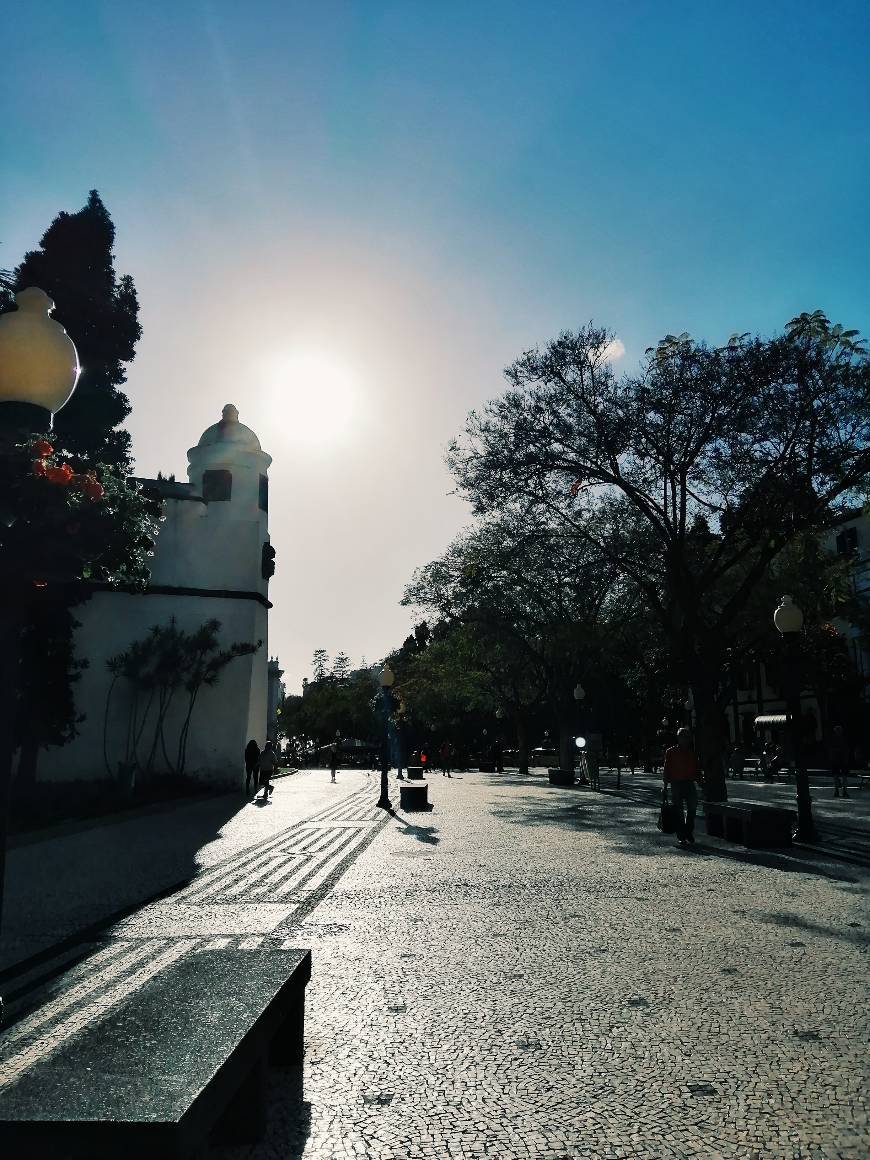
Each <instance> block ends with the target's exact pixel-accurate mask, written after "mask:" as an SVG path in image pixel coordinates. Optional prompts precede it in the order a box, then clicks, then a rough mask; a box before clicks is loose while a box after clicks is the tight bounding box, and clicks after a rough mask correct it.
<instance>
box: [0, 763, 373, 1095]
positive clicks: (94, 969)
mask: <svg viewBox="0 0 870 1160" xmlns="http://www.w3.org/2000/svg"><path fill="white" fill-rule="evenodd" d="M323 784H324V783H323V780H322V776H320V777H318V774H317V773H313V774H312V775H311V776H310V777H302V778H300V779H299V781H298V782H296V783H295V784H294V785H293V787H292V788H291V787H290V786H288V785H286V784H283V785H282V784H280V783H279V785H278V786H277V787H276V790H275V795H274V798H273V799H271V800H270V802H269V803H268V805H264V806H261V807H259V808H257V807H253V809H254V813H250V812H249V811H248V810H247V808H246V807H244V806H243V807H241V810H240V811H239V812H238V813H237V814H236V816H235V819H234V822H230V823H227V826H226V827H225V830H226V835H225V837H226V842H225V846H224V855H225V856H224V857H222V858H219V857H218V856H217V854H216V851H215V849H214V847H213V843H210V844H209V846H208V847H207V848H206V849H205V850H204V851H202V852H201V853H200V855H199V856H198V857H197V861H198V862H199V863H200V864H201V870H200V872H199V873H198V874H197V875H196V877H195V878H194V879H193V880H192V881H191V882H189V883H188V884H187V885H184V886H182V887H181V888H180V889H178V890H175V891H173V892H172V893H171V894H170V895H169V896H168V897H166V898H161V899H159V900H156V901H154V902H152V903H150V904H148V905H145V906H143V907H141V908H139V909H137V910H136V911H135V913H133V914H132V915H130V917H129V918H127V919H124V920H122V921H119V922H116V923H114V924H112V925H111V926H109V927H107V928H106V929H104V930H101V931H99V932H97V933H93V934H91V935H89V936H87V937H85V938H81V939H76V940H75V941H74V942H73V945H72V947H71V948H69V949H70V950H71V951H72V954H73V960H74V961H73V963H72V965H69V964H68V963H67V962H66V961H65V959H64V956H65V955H66V954H67V949H64V951H63V952H62V953H59V957H58V964H57V966H58V971H59V972H60V973H56V972H55V970H54V966H55V964H54V962H53V961H52V960H49V961H48V962H47V963H44V962H41V961H38V962H37V963H36V964H35V965H33V964H31V963H30V962H28V963H27V964H24V966H23V967H22V968H21V969H20V970H19V971H18V972H16V973H15V974H13V975H11V976H9V977H7V980H6V982H7V983H8V984H9V986H8V987H4V991H5V996H4V997H5V998H6V1000H7V1001H8V1003H9V1006H10V1012H9V1015H10V1019H9V1025H8V1026H6V1027H5V1028H4V1030H3V1033H2V1036H0V1090H2V1089H3V1088H4V1087H6V1086H7V1085H11V1084H16V1083H19V1082H21V1081H25V1080H26V1077H27V1073H28V1072H30V1071H31V1070H32V1069H34V1068H36V1067H38V1066H39V1065H40V1064H43V1063H47V1062H48V1061H50V1059H51V1056H52V1055H53V1053H54V1052H55V1051H57V1049H58V1048H59V1047H61V1046H62V1045H64V1044H66V1043H69V1042H71V1041H74V1039H75V1037H76V1036H78V1035H80V1034H83V1033H85V1032H87V1031H89V1030H91V1029H94V1028H96V1027H97V1026H98V1024H99V1022H100V1021H103V1020H105V1019H110V1018H111V1016H112V1009H113V1008H114V1007H116V1006H117V1005H118V1004H120V1003H122V1002H124V1001H125V1000H126V999H128V998H129V997H130V996H131V995H133V994H134V993H135V992H136V991H137V990H138V989H139V988H141V987H142V986H144V985H145V984H146V983H148V982H149V981H150V980H151V979H153V978H154V977H155V976H156V975H157V974H159V973H160V972H161V971H163V970H164V969H165V968H167V967H169V966H171V965H172V964H173V963H175V962H177V961H178V960H179V959H181V958H183V957H184V956H186V955H190V954H196V953H198V952H200V951H206V950H207V951H214V950H220V949H222V948H224V947H230V946H232V947H233V948H234V949H235V950H240V951H254V950H256V949H257V948H258V947H260V946H262V945H263V944H264V943H266V944H267V945H268V946H270V947H271V948H274V949H280V950H290V949H292V948H294V947H295V946H296V945H297V944H296V943H294V942H293V940H292V938H290V937H289V936H288V934H287V933H286V932H285V933H281V932H280V931H279V930H278V928H279V927H280V926H281V924H282V923H284V924H286V923H287V922H288V920H290V919H291V918H292V919H293V921H294V923H295V924H297V925H298V922H299V921H300V920H301V919H304V918H305V916H306V915H307V914H308V913H309V912H310V911H311V910H313V909H314V907H315V906H316V905H317V904H318V902H319V901H320V900H321V899H322V898H323V897H324V896H325V895H326V893H327V892H328V891H329V889H330V888H331V887H332V885H333V884H334V883H335V881H337V879H338V878H339V877H340V876H341V874H342V873H344V871H345V869H346V867H347V866H348V865H349V864H350V862H352V861H353V859H354V858H355V857H357V856H358V855H359V853H360V852H361V851H362V850H363V849H364V848H365V846H366V845H367V844H368V843H369V842H371V841H372V840H373V839H374V837H375V836H376V835H377V833H378V832H379V830H380V829H382V828H383V826H384V825H385V820H386V819H385V815H384V813H383V811H381V810H378V809H377V808H376V807H375V805H374V793H373V791H372V789H371V782H370V781H369V780H368V779H367V778H366V776H365V775H364V774H360V773H345V774H343V775H342V777H341V780H340V782H339V783H338V784H336V785H330V786H329V788H328V789H324V788H323ZM324 798H328V799H330V800H328V804H326V805H323V806H322V807H321V808H320V809H315V810H313V811H312V809H311V807H312V805H316V804H317V803H318V802H319V801H322V800H323V799H324ZM282 814H283V817H284V822H285V824H284V826H283V827H282V826H280V825H278V824H277V823H276V820H275V819H276V818H278V817H280V816H281V815H282ZM257 815H259V822H258V823H256V822H255V823H253V825H254V826H255V827H256V828H254V829H253V830H252V829H251V825H252V823H251V822H250V821H249V819H250V818H251V817H257ZM294 815H295V816H296V817H298V820H294ZM299 815H301V816H299ZM267 818H270V819H271V820H270V821H267ZM143 820H144V819H140V821H143ZM246 837H247V840H245V838H246ZM114 840H115V839H112V838H111V837H109V836H107V834H106V833H104V832H103V830H102V829H101V828H97V827H95V828H94V829H93V831H92V832H91V841H92V842H93V844H94V846H95V847H98V846H99V844H100V842H101V841H102V842H103V843H104V844H105V843H109V844H112V843H113V842H114ZM227 850H229V851H230V852H229V853H227V852H226V851H227ZM29 974H32V975H34V976H35V977H34V978H33V979H32V980H31V979H30V978H29ZM31 982H32V984H33V985H30V984H31Z"/></svg>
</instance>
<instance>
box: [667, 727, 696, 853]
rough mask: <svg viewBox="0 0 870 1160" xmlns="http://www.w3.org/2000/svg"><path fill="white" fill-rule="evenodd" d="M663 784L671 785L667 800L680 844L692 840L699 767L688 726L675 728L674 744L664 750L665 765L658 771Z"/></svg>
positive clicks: (693, 838) (693, 837)
mask: <svg viewBox="0 0 870 1160" xmlns="http://www.w3.org/2000/svg"><path fill="white" fill-rule="evenodd" d="M662 776H663V777H664V782H665V786H668V785H669V786H670V787H671V801H672V802H673V806H674V813H675V814H676V823H677V837H678V838H679V839H680V845H681V846H685V845H686V844H687V843H688V842H691V843H693V844H694V841H695V813H696V812H697V809H698V788H697V784H696V783H697V782H699V781H700V780H701V768H700V766H699V765H698V759H697V757H696V756H695V754H694V751H693V750H692V734H691V732H690V731H689V730H688V729H685V728H683V729H678V730H677V744H676V745H672V746H671V748H670V749H666V750H665V767H664V772H663V774H662Z"/></svg>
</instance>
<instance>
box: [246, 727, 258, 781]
mask: <svg viewBox="0 0 870 1160" xmlns="http://www.w3.org/2000/svg"><path fill="white" fill-rule="evenodd" d="M259 770H260V747H259V745H258V744H257V743H256V741H254V740H253V738H252V739H251V740H250V741H249V742H248V744H247V745H246V746H245V793H246V794H247V793H250V792H251V782H253V783H254V793H256V792H257V781H258V777H259Z"/></svg>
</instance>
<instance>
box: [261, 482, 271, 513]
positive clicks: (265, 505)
mask: <svg viewBox="0 0 870 1160" xmlns="http://www.w3.org/2000/svg"><path fill="white" fill-rule="evenodd" d="M268 510H269V477H268V475H261V476H260V511H261V512H267V511H268Z"/></svg>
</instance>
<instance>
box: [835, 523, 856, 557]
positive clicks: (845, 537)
mask: <svg viewBox="0 0 870 1160" xmlns="http://www.w3.org/2000/svg"><path fill="white" fill-rule="evenodd" d="M857 551H858V529H857V528H844V529H843V531H842V532H840V534H839V536H837V552H838V553H839V555H841V556H851V555H852V553H853V552H857Z"/></svg>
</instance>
